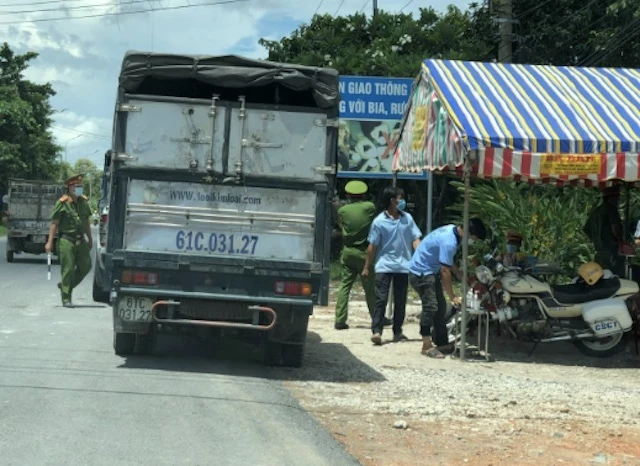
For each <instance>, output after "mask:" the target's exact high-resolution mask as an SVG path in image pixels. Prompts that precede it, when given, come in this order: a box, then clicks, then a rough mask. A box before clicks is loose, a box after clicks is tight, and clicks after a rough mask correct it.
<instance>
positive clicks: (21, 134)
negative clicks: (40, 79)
mask: <svg viewBox="0 0 640 466" xmlns="http://www.w3.org/2000/svg"><path fill="white" fill-rule="evenodd" d="M37 56H38V54H37V53H34V52H27V53H25V54H23V55H17V54H15V53H14V52H13V51H12V50H11V48H10V47H9V44H7V43H6V42H5V43H3V44H2V46H0V193H2V192H6V189H7V184H8V180H9V178H28V179H43V180H45V179H56V178H55V176H56V174H58V173H59V162H58V161H57V158H58V154H59V152H60V150H61V148H60V147H59V146H58V145H56V144H55V142H54V139H53V135H52V134H51V133H50V131H49V128H50V126H51V122H52V119H51V116H52V114H53V109H52V108H51V105H50V103H49V99H50V98H51V97H53V96H54V95H55V91H54V90H53V88H52V86H51V85H50V84H49V83H47V84H35V83H33V82H31V81H28V80H26V79H24V76H23V73H24V71H25V70H26V69H27V68H28V66H29V62H31V61H32V60H34V59H35V58H36V57H37Z"/></svg>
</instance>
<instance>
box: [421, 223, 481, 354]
mask: <svg viewBox="0 0 640 466" xmlns="http://www.w3.org/2000/svg"><path fill="white" fill-rule="evenodd" d="M463 232H464V230H463V229H462V227H461V226H456V225H445V226H443V227H440V228H437V229H436V230H433V231H432V232H431V233H429V234H428V235H427V236H426V237H425V238H424V239H423V240H422V242H421V243H420V245H419V246H418V249H417V250H416V252H415V254H414V255H413V258H412V259H411V261H410V262H409V273H410V276H409V281H410V283H411V286H412V287H413V288H414V289H415V290H416V292H418V294H419V295H420V299H421V300H422V315H421V316H420V335H422V354H423V355H425V356H429V357H432V358H438V359H442V358H444V355H443V354H442V351H444V350H450V349H452V345H449V339H448V336H447V323H446V322H445V314H446V309H447V303H446V301H445V299H444V293H443V292H442V291H443V290H442V288H443V287H444V290H445V291H446V292H447V294H448V295H449V298H450V299H451V302H452V303H454V304H458V305H459V304H460V303H461V302H462V299H461V298H460V297H458V296H455V294H454V293H453V284H452V280H451V277H452V275H456V277H457V278H458V280H461V279H462V273H461V272H460V270H459V269H458V268H457V267H456V266H455V264H454V263H453V260H454V257H455V255H456V251H457V250H458V247H459V246H460V242H461V240H462V235H463ZM486 236H487V230H486V228H485V226H484V223H482V220H480V219H479V218H472V219H471V220H470V221H469V237H470V240H469V241H470V242H473V241H476V240H481V241H482V240H484V239H485V238H486ZM434 344H435V346H437V348H436V347H434ZM441 350H442V351H441Z"/></svg>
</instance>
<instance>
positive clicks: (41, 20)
mask: <svg viewBox="0 0 640 466" xmlns="http://www.w3.org/2000/svg"><path fill="white" fill-rule="evenodd" d="M250 1H253V0H219V1H217V2H210V3H194V4H190V5H180V6H167V7H159V8H155V9H147V10H136V11H121V12H118V13H96V14H91V15H81V16H63V17H57V18H39V19H30V20H24V21H0V24H13V25H15V24H23V23H46V22H50V21H64V20H73V19H85V18H106V17H110V16H121V15H136V14H140V13H154V12H158V11H171V10H185V9H187V8H197V7H203V6H217V5H230V4H234V3H242V2H250Z"/></svg>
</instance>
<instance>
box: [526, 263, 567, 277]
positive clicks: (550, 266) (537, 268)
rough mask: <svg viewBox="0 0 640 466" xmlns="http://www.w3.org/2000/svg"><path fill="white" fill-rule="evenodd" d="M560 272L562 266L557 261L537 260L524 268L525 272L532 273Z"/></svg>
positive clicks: (547, 273)
mask: <svg viewBox="0 0 640 466" xmlns="http://www.w3.org/2000/svg"><path fill="white" fill-rule="evenodd" d="M560 272H561V270H560V267H559V266H558V264H556V263H555V262H536V263H535V264H533V265H531V266H529V267H525V269H524V273H526V274H530V275H556V274H558V273H560Z"/></svg>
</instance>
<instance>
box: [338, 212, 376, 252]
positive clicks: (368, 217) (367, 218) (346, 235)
mask: <svg viewBox="0 0 640 466" xmlns="http://www.w3.org/2000/svg"><path fill="white" fill-rule="evenodd" d="M376 214H377V212H376V206H375V205H374V204H373V202H370V201H358V202H351V203H349V204H347V205H344V206H342V207H340V209H339V210H338V218H339V220H340V223H341V224H342V241H343V243H344V245H345V246H346V247H350V248H358V249H366V247H367V246H368V245H369V243H368V242H367V236H368V235H369V228H370V227H371V223H372V222H373V219H374V218H375V217H376Z"/></svg>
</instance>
